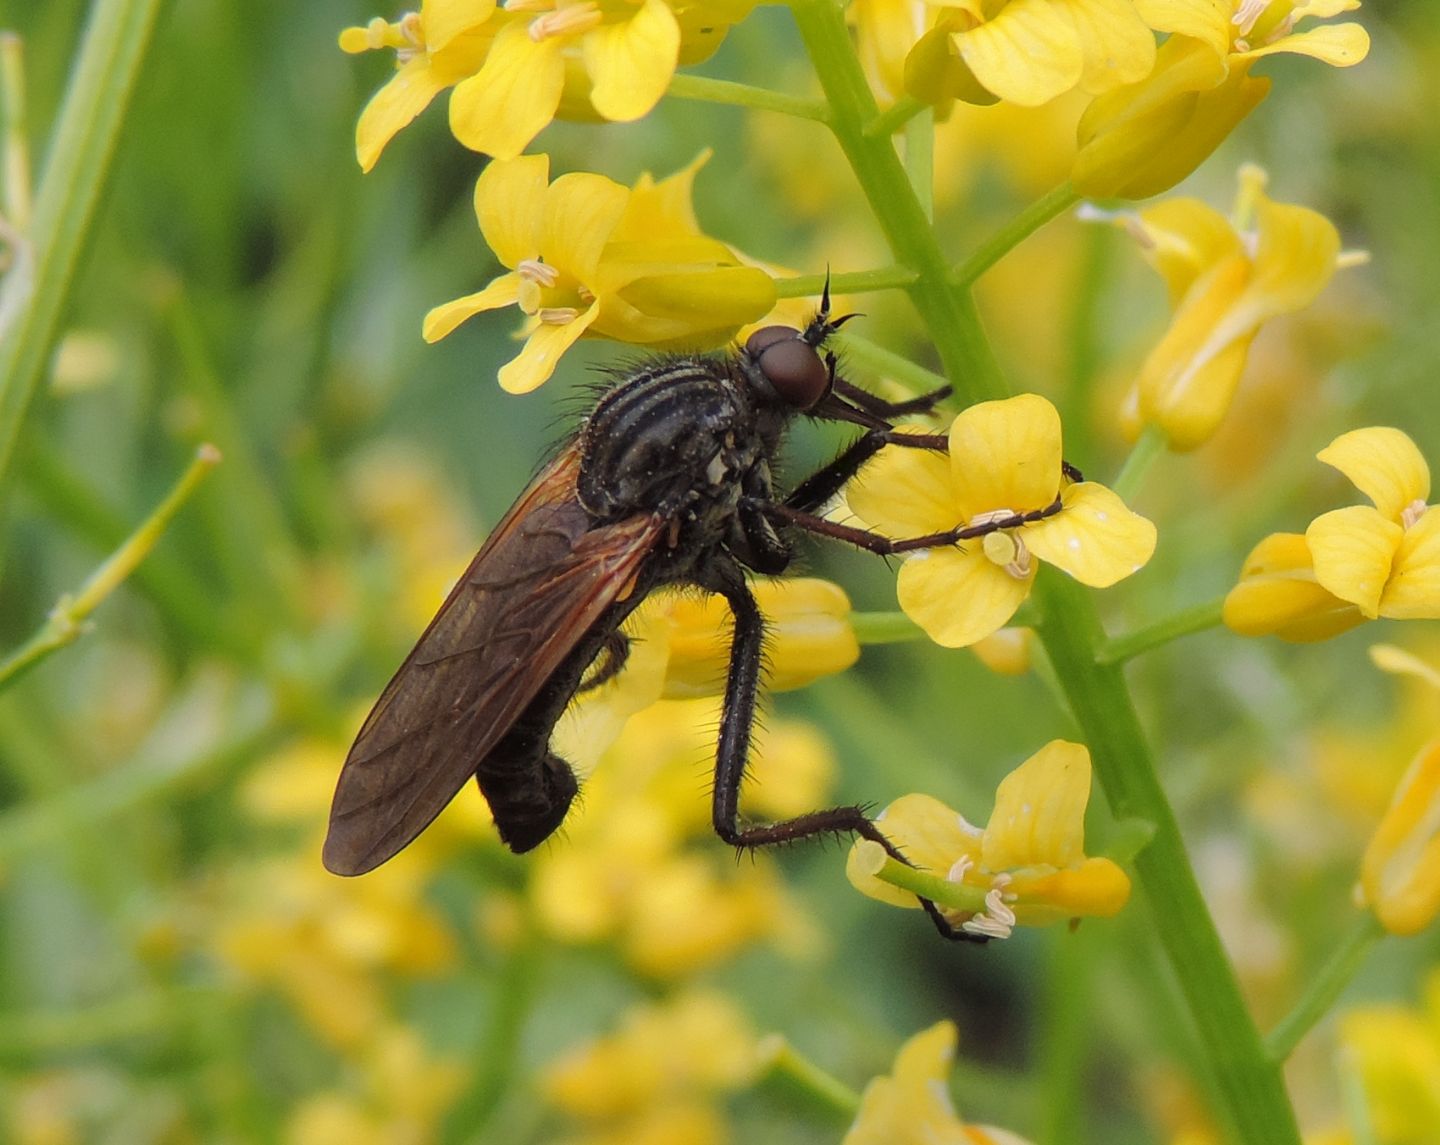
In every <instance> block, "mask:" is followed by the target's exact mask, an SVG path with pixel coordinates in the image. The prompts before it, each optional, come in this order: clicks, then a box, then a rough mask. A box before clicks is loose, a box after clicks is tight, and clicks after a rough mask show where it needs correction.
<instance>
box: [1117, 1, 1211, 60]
mask: <svg viewBox="0 0 1440 1145" xmlns="http://www.w3.org/2000/svg"><path fill="white" fill-rule="evenodd" d="M1135 10H1136V11H1137V12H1138V13H1139V14H1140V18H1141V19H1142V20H1144V21H1145V23H1147V24H1149V25H1150V27H1152V28H1154V29H1155V30H1156V31H1157V32H1174V33H1176V34H1178V35H1181V36H1188V37H1190V38H1191V39H1195V40H1202V41H1204V43H1205V44H1206V46H1207V47H1209V48H1210V50H1211V51H1213V52H1215V53H1217V54H1219V55H1224V54H1225V53H1226V52H1228V51H1229V50H1230V32H1231V28H1232V25H1231V23H1230V16H1231V13H1232V12H1233V10H1234V7H1233V5H1232V4H1230V3H1228V2H1226V3H1216V0H1135Z"/></svg>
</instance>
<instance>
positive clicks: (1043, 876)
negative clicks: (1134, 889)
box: [1006, 858, 1130, 926]
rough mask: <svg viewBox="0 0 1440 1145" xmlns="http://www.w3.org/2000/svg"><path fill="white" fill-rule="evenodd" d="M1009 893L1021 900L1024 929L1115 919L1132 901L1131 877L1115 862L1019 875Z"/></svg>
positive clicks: (1019, 908) (1018, 905) (1019, 911)
mask: <svg viewBox="0 0 1440 1145" xmlns="http://www.w3.org/2000/svg"><path fill="white" fill-rule="evenodd" d="M1006 890H1007V891H1008V892H1010V893H1012V894H1014V895H1015V896H1016V898H1017V899H1018V900H1019V901H1018V902H1016V904H1015V919H1016V921H1017V922H1019V923H1020V924H1021V925H1022V926H1040V925H1044V924H1046V923H1050V922H1061V921H1063V920H1066V919H1072V918H1113V917H1114V916H1115V915H1117V914H1119V913H1120V910H1121V908H1122V907H1124V905H1125V904H1126V903H1127V902H1129V901H1130V876H1129V875H1127V874H1126V873H1125V872H1124V871H1123V870H1121V868H1120V867H1119V866H1118V865H1117V864H1116V863H1115V861H1114V860H1112V859H1104V858H1095V859H1086V860H1084V861H1083V862H1081V863H1079V864H1078V865H1076V866H1073V867H1066V868H1064V869H1063V870H1058V871H1045V872H1043V873H1040V874H1030V873H1027V872H1020V873H1018V874H1016V876H1015V877H1014V879H1013V881H1012V882H1011V883H1010V885H1009V886H1008V887H1007V888H1006Z"/></svg>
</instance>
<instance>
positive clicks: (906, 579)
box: [895, 544, 1035, 648]
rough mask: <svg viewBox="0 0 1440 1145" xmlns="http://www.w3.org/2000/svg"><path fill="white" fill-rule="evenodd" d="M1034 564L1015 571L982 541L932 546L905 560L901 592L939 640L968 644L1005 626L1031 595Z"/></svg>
mask: <svg viewBox="0 0 1440 1145" xmlns="http://www.w3.org/2000/svg"><path fill="white" fill-rule="evenodd" d="M1034 579H1035V571H1034V569H1033V568H1032V569H1031V571H1030V574H1029V575H1028V576H1026V577H1024V578H1018V577H1013V576H1011V575H1010V574H1009V573H1008V572H1006V571H1005V570H1004V569H1002V568H1001V567H1000V566H999V565H996V564H992V563H991V562H990V559H989V558H988V557H986V556H985V554H984V552H983V551H982V550H981V549H980V547H979V545H978V544H977V545H976V546H975V547H974V548H972V549H970V550H968V551H965V552H961V551H958V550H956V549H927V550H925V551H923V552H920V553H916V554H915V555H914V556H911V557H907V558H906V560H905V563H904V564H903V565H901V566H900V576H899V579H898V581H897V584H896V590H895V591H896V595H897V597H898V598H899V601H900V608H901V609H902V610H903V611H904V613H905V615H906V616H908V617H909V618H910V619H911V620H913V621H914V622H915V623H916V624H918V625H919V626H920V627H921V628H923V629H924V630H925V632H926V635H928V636H929V637H930V639H931V640H933V641H935V643H936V644H940V645H943V646H944V647H946V648H964V647H966V646H967V645H969V644H974V643H975V641H977V640H981V639H983V638H984V637H986V636H989V635H990V634H991V633H992V632H995V631H996V630H997V629H999V628H1002V627H1004V625H1005V622H1006V621H1008V620H1009V619H1010V618H1011V617H1012V616H1014V615H1015V610H1016V609H1017V608H1019V607H1020V605H1021V603H1022V602H1023V601H1024V600H1025V598H1026V597H1027V596H1029V595H1030V585H1031V582H1033V581H1034Z"/></svg>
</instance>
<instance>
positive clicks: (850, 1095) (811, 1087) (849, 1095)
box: [755, 1034, 860, 1120]
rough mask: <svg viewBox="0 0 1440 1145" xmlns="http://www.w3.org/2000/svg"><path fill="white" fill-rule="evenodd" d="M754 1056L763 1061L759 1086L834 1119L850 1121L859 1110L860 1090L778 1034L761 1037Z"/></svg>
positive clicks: (757, 1079)
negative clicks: (827, 1069)
mask: <svg viewBox="0 0 1440 1145" xmlns="http://www.w3.org/2000/svg"><path fill="white" fill-rule="evenodd" d="M755 1055H756V1057H757V1058H758V1059H759V1061H760V1069H759V1074H758V1076H757V1078H756V1081H755V1084H756V1087H757V1088H761V1089H764V1090H765V1091H768V1092H770V1093H772V1094H774V1095H776V1096H778V1097H781V1098H783V1099H785V1100H786V1101H787V1102H788V1103H790V1104H795V1105H799V1106H802V1107H804V1108H807V1109H811V1110H814V1111H815V1113H816V1114H818V1115H819V1116H821V1117H826V1118H830V1119H834V1120H841V1119H844V1120H849V1119H851V1118H853V1117H854V1116H855V1115H856V1114H857V1113H858V1112H859V1111H860V1095H859V1094H858V1093H856V1092H855V1091H854V1090H853V1089H851V1088H850V1087H849V1086H848V1085H846V1084H845V1083H844V1082H843V1081H841V1080H840V1079H839V1078H837V1077H834V1076H833V1075H831V1074H828V1073H826V1072H825V1071H824V1070H823V1069H821V1068H820V1067H819V1066H818V1065H816V1064H815V1063H814V1062H812V1061H811V1060H810V1059H809V1058H807V1057H805V1055H804V1054H802V1053H800V1051H799V1050H797V1049H796V1048H795V1047H794V1046H792V1045H791V1044H790V1043H789V1042H788V1041H786V1040H785V1038H783V1037H781V1036H780V1035H779V1034H771V1035H769V1036H768V1037H765V1038H763V1039H761V1042H760V1044H759V1045H758V1046H757V1047H756V1049H755Z"/></svg>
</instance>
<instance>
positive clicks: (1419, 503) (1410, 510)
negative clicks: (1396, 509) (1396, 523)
mask: <svg viewBox="0 0 1440 1145" xmlns="http://www.w3.org/2000/svg"><path fill="white" fill-rule="evenodd" d="M1427 508H1428V506H1427V505H1426V504H1425V502H1424V501H1423V500H1422V499H1421V498H1419V497H1417V498H1415V500H1413V501H1411V502H1410V504H1408V505H1406V506H1405V508H1403V509H1401V510H1400V524H1401V525H1402V526H1403V527H1405V528H1407V529H1413V528H1414V527H1415V525H1416V523H1417V522H1418V521H1419V520H1420V518H1421V517H1423V516H1425V510H1426V509H1427Z"/></svg>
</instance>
